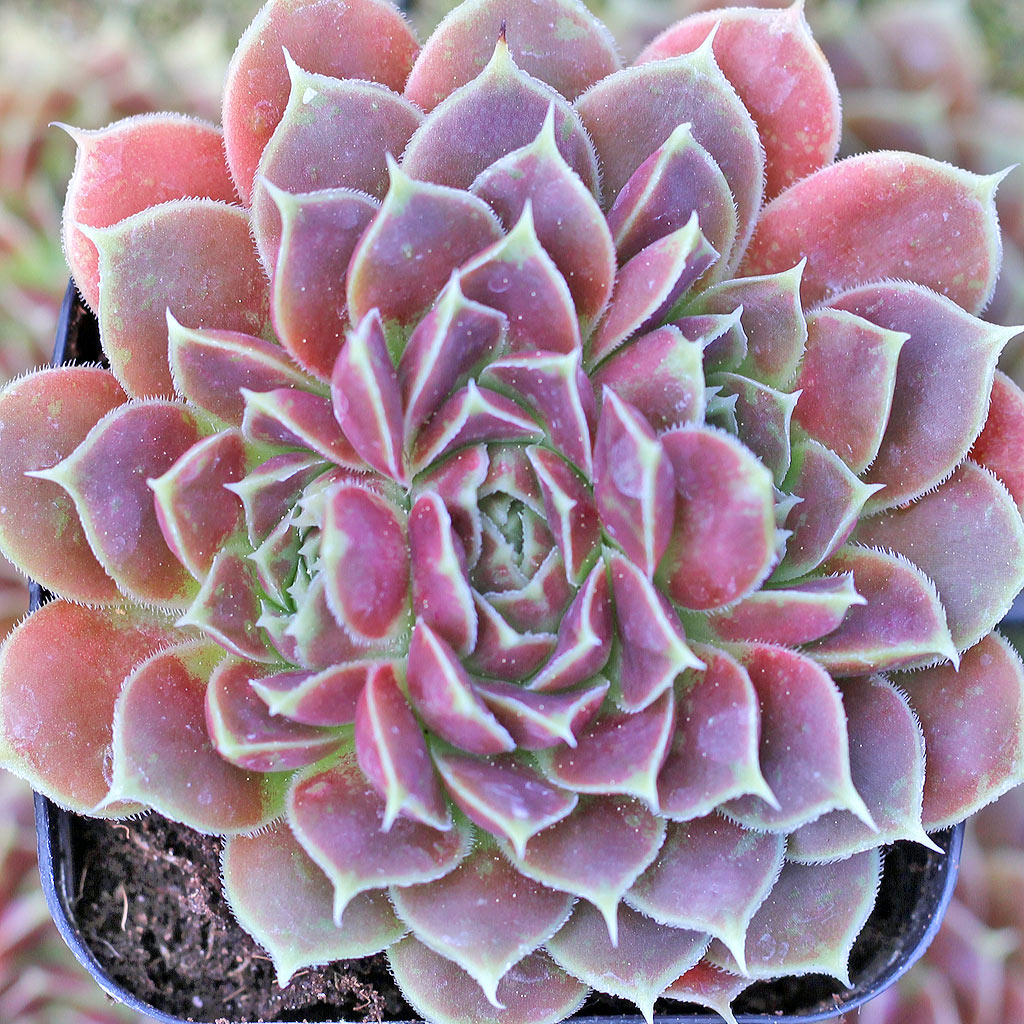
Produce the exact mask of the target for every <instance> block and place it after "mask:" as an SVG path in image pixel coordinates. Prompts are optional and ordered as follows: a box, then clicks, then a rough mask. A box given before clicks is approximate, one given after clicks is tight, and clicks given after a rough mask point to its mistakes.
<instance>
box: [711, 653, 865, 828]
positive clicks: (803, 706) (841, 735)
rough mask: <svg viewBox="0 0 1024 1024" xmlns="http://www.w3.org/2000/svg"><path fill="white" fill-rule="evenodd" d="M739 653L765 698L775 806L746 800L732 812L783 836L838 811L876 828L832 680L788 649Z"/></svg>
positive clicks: (729, 809) (767, 766)
mask: <svg viewBox="0 0 1024 1024" xmlns="http://www.w3.org/2000/svg"><path fill="white" fill-rule="evenodd" d="M735 653H736V655H737V657H738V658H739V660H740V662H741V663H742V664H743V667H744V668H745V669H746V670H747V672H748V673H749V675H750V681H751V682H752V683H753V684H754V689H755V690H756V691H757V698H758V702H759V703H760V706H761V751H760V755H761V756H760V761H761V771H762V772H763V773H764V779H765V782H766V783H767V784H768V786H769V788H770V789H771V792H772V794H773V795H774V797H775V803H774V805H771V806H770V805H769V804H768V803H767V802H766V800H765V799H764V798H763V797H761V796H757V795H751V796H744V797H739V798H738V799H736V800H731V801H730V802H729V803H727V804H726V805H725V807H724V810H725V812H726V813H727V814H728V815H729V817H731V818H734V819H735V820H736V821H738V822H739V823H740V824H742V825H744V826H746V827H747V828H754V829H758V830H766V831H770V832H779V833H786V832H791V831H793V829H795V828H797V827H799V826H800V825H803V824H805V823H806V822H808V821H813V820H814V819H815V818H817V817H818V816H819V815H822V814H824V813H825V812H826V811H831V810H836V809H838V810H848V811H852V812H853V813H854V814H856V815H857V817H858V818H860V819H861V821H863V822H864V823H865V824H866V825H867V826H868V827H871V826H872V825H873V822H872V820H871V812H870V811H869V810H868V809H867V807H866V806H865V805H864V801H863V799H862V798H861V796H860V794H859V793H858V792H857V790H856V788H855V787H854V784H853V781H852V779H851V778H850V746H849V738H848V736H847V731H846V715H845V713H844V711H843V701H842V697H841V696H840V693H839V690H838V689H837V688H836V684H835V683H834V682H833V681H832V679H831V678H830V677H829V675H828V673H827V672H826V671H825V670H824V669H823V668H821V667H820V666H819V665H817V664H815V662H813V661H811V659H810V658H807V657H804V656H803V655H802V654H798V653H797V652H796V651H790V650H787V649H786V648H784V647H774V646H772V645H770V644H750V645H745V646H743V647H739V648H737V649H736V651H735Z"/></svg>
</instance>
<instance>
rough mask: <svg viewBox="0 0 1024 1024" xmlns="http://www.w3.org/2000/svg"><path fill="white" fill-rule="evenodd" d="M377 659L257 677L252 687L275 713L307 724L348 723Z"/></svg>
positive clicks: (272, 712)
mask: <svg viewBox="0 0 1024 1024" xmlns="http://www.w3.org/2000/svg"><path fill="white" fill-rule="evenodd" d="M375 665H376V662H374V661H358V662H350V663H349V664H347V665H332V666H331V667H330V668H325V669H322V670H320V671H319V672H310V671H301V670H300V671H286V672H277V673H275V674H274V675H272V676H257V677H255V678H253V679H252V680H251V683H252V688H253V690H254V691H255V693H256V694H257V695H258V696H259V697H260V699H261V700H262V701H263V702H264V703H265V704H266V705H267V707H268V708H269V710H270V713H271V714H272V715H283V716H284V717H285V718H289V719H291V721H293V722H302V723H303V724H305V725H316V726H332V725H349V724H350V723H352V722H354V721H355V719H356V705H357V703H358V701H359V695H360V694H361V693H362V692H363V687H364V686H366V681H367V679H368V678H369V674H370V672H371V671H372V670H373V668H374V667H375Z"/></svg>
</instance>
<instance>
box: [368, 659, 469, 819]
mask: <svg viewBox="0 0 1024 1024" xmlns="http://www.w3.org/2000/svg"><path fill="white" fill-rule="evenodd" d="M356 753H357V754H358V756H359V767H360V768H362V770H363V772H364V773H365V774H366V777H367V778H368V779H369V780H370V782H372V783H373V785H374V788H375V789H376V790H377V792H378V793H380V795H381V796H382V797H384V800H385V802H386V807H385V810H384V821H383V823H382V825H381V829H382V830H383V831H385V832H387V831H389V830H390V828H391V826H392V825H393V824H394V822H395V819H396V818H397V817H398V816H399V815H404V816H405V817H407V818H412V819H413V820H415V821H419V822H422V823H423V824H424V825H429V826H431V827H432V828H435V829H440V830H442V831H446V830H448V829H450V828H451V827H452V818H451V811H450V810H449V809H448V805H447V802H446V801H445V798H444V794H443V792H442V790H441V786H440V783H439V782H438V779H437V776H436V775H435V774H434V768H433V765H432V764H431V763H430V754H429V753H428V752H427V745H426V742H425V741H424V739H423V733H422V732H421V731H420V726H419V723H418V722H417V721H416V716H415V715H413V713H412V710H411V709H410V708H409V705H408V703H406V700H405V697H404V696H403V695H402V691H401V689H400V688H399V685H398V678H397V677H396V675H395V669H394V667H393V666H392V665H391V664H388V663H384V664H381V665H377V666H375V667H374V668H372V669H371V670H370V675H369V678H368V680H367V682H366V686H364V687H363V692H362V693H361V694H360V695H359V703H358V704H357V705H356Z"/></svg>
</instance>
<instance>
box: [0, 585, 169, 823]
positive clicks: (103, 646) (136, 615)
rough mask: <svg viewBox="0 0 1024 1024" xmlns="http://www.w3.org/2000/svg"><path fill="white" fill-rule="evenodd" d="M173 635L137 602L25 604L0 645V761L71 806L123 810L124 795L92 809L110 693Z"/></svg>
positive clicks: (127, 809)
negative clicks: (119, 801) (32, 607)
mask: <svg viewBox="0 0 1024 1024" xmlns="http://www.w3.org/2000/svg"><path fill="white" fill-rule="evenodd" d="M174 635H175V634H174V630H173V627H172V626H171V624H170V623H169V622H167V621H166V620H164V619H161V618H158V617H156V616H153V615H150V614H147V613H145V612H143V611H142V610H141V609H139V608H116V609H110V610H100V609H94V608H83V607H81V606H80V605H76V604H71V603H69V602H67V601H60V600H58V601H51V602H50V603H49V604H46V605H44V606H43V607H42V608H40V609H39V610H38V611H37V612H34V613H33V614H32V615H30V616H29V617H28V618H27V619H26V620H25V621H23V622H22V623H21V624H20V625H18V626H17V628H16V629H15V630H14V631H13V632H12V633H10V634H9V636H8V638H7V640H6V642H5V643H4V646H3V648H2V649H0V763H2V764H3V766H4V767H5V768H9V769H11V771H13V772H15V773H17V774H18V775H20V776H22V777H23V778H25V779H27V780H28V781H29V783H31V785H32V788H33V789H35V790H37V791H38V792H40V793H44V794H45V795H46V796H48V797H49V798H50V799H51V800H53V801H55V802H56V803H58V804H59V805H60V806H61V807H66V808H68V809H69V810H72V811H75V812H76V813H78V814H85V813H93V814H100V815H110V816H112V817H116V816H119V815H124V814H130V813H133V812H134V810H135V809H136V807H137V805H136V804H134V803H129V804H123V805H119V806H118V805H108V806H106V807H105V808H104V809H103V810H102V811H97V810H95V808H96V806H97V805H98V804H99V803H100V802H101V801H103V800H104V799H105V798H106V796H107V793H108V790H109V788H110V776H109V771H108V769H109V765H108V763H107V760H106V758H107V755H108V753H109V750H110V744H111V740H112V729H111V722H112V721H113V718H114V702H115V701H116V700H117V697H118V694H119V693H120V691H121V686H122V684H123V683H124V680H125V677H126V676H127V675H128V674H129V673H130V672H131V671H132V669H134V668H135V666H136V665H137V664H138V663H139V662H140V661H142V660H143V659H144V658H147V657H149V655H151V654H152V653H153V652H154V651H156V650H157V649H158V648H160V647H163V646H166V645H167V644H168V643H169V642H170V641H171V640H172V638H173V637H174ZM70 694H74V698H73V699H69V695H70ZM69 735H74V736H75V738H76V739H75V742H74V743H69V742H68V736H69Z"/></svg>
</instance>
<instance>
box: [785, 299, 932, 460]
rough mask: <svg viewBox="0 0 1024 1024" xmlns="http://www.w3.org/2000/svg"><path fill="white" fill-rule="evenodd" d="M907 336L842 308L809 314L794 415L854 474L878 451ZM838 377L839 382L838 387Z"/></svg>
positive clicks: (813, 436)
mask: <svg viewBox="0 0 1024 1024" xmlns="http://www.w3.org/2000/svg"><path fill="white" fill-rule="evenodd" d="M909 337H910V335H908V334H907V333H905V332H903V331H890V330H886V329H885V328H884V327H879V326H877V325H876V324H874V323H872V322H871V321H869V320H865V319H863V317H859V316H856V315H854V314H853V313H849V312H846V311H845V310H841V309H819V310H818V311H817V312H815V313H811V314H810V315H809V316H808V317H807V350H806V352H805V354H804V360H803V363H802V364H801V365H800V372H799V375H798V376H797V380H796V384H795V387H794V390H798V391H800V401H799V402H798V403H797V407H796V412H795V413H794V419H795V420H796V422H797V423H799V424H800V426H801V427H802V428H803V429H804V430H806V431H807V433H808V435H810V437H812V438H813V439H814V440H816V441H820V442H821V444H823V445H824V446H825V447H826V448H830V449H831V450H832V451H833V452H835V453H836V455H838V456H839V457H840V458H841V459H842V460H843V461H844V462H845V463H846V464H847V466H849V467H850V470H851V472H853V473H863V472H864V470H865V469H867V467H868V466H870V465H871V463H872V462H874V460H875V456H876V455H877V454H878V449H879V447H880V445H881V444H882V435H883V434H884V432H885V428H886V424H887V423H888V422H889V413H890V410H891V409H892V396H893V390H894V388H895V386H896V361H897V359H898V358H899V356H900V350H901V349H902V348H903V344H904V342H906V341H907V340H908V339H909ZM840 380H841V381H842V382H843V386H842V387H836V381H840ZM933 418H934V416H933Z"/></svg>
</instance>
